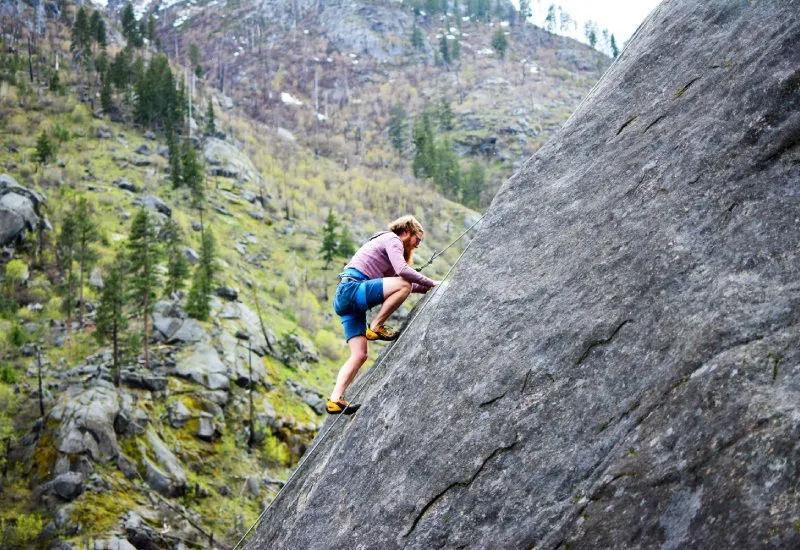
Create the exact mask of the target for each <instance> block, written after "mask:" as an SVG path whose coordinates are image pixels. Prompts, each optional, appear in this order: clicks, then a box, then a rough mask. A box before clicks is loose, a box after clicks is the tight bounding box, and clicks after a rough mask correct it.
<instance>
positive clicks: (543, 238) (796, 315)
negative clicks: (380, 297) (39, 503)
mask: <svg viewBox="0 0 800 550" xmlns="http://www.w3.org/2000/svg"><path fill="white" fill-rule="evenodd" d="M798 43H800V9H798V2H797V1H791V2H788V1H785V2H777V1H771V2H731V1H729V0H663V1H662V2H661V3H660V4H659V5H658V7H656V8H655V10H654V11H653V13H652V14H651V15H650V17H649V18H648V19H647V20H646V21H645V22H644V23H643V24H642V25H641V26H640V28H639V30H638V31H637V33H636V34H635V35H634V37H633V38H632V39H631V41H630V42H629V44H628V46H627V47H626V49H625V51H624V52H623V53H622V54H621V55H620V56H619V57H618V58H617V60H616V61H615V63H614V64H613V65H612V66H611V68H610V69H609V71H608V72H606V74H605V75H604V76H603V78H602V79H601V80H600V81H599V82H598V84H597V86H596V87H595V88H594V89H593V90H592V92H591V93H590V94H589V96H588V97H587V98H586V100H585V102H584V103H582V104H581V106H580V107H579V108H578V110H577V111H576V112H575V113H574V114H573V115H572V117H571V118H570V119H569V120H568V121H567V122H566V124H565V125H564V126H563V128H562V129H561V130H560V132H559V133H558V134H557V135H556V136H555V137H554V138H553V139H552V140H551V141H550V142H548V143H547V144H546V145H544V146H543V147H542V148H541V149H540V150H539V151H538V152H537V153H536V155H535V156H533V157H532V158H530V159H528V160H527V161H526V162H525V163H524V165H523V166H522V168H521V170H520V171H519V172H518V173H517V174H515V175H514V176H513V177H512V178H511V179H509V180H508V181H507V182H506V183H505V184H504V185H503V187H502V188H501V190H500V192H499V193H498V194H497V196H495V198H494V201H493V202H492V205H491V207H490V208H489V209H488V210H487V213H486V217H485V218H484V221H483V222H482V227H481V228H480V229H479V230H478V232H477V234H476V236H475V237H474V239H473V241H472V243H471V245H470V247H469V248H468V249H467V250H466V252H465V254H464V255H463V257H462V259H461V261H460V262H459V263H458V265H457V267H456V269H455V270H454V271H453V273H452V276H451V277H452V278H451V279H450V284H449V285H447V286H446V287H441V288H439V289H437V290H436V291H435V292H433V293H429V295H427V296H426V298H425V301H424V302H423V303H422V306H420V307H417V309H416V311H415V312H414V313H413V314H412V317H411V320H410V325H408V327H407V329H406V331H405V332H404V334H405V335H408V336H410V337H409V338H405V337H403V338H400V339H399V340H397V341H396V342H394V344H391V348H390V349H389V350H388V351H390V352H391V353H386V354H384V355H383V356H382V359H381V360H379V361H378V362H377V363H376V364H375V365H374V366H373V367H371V368H370V370H369V371H368V372H367V373H365V374H363V375H362V376H361V377H360V378H359V379H357V381H356V384H355V387H353V388H351V389H350V395H351V396H354V395H358V397H357V399H358V401H360V402H362V403H364V404H365V406H364V407H363V408H362V409H361V410H360V411H359V412H358V414H357V415H356V416H355V417H353V418H354V420H353V421H342V420H344V419H336V421H333V420H330V421H329V422H328V426H329V427H330V429H329V430H326V431H325V432H324V433H326V435H325V436H324V437H322V438H321V439H320V440H319V442H318V444H317V445H316V446H315V447H314V453H313V454H312V455H307V458H305V459H304V460H303V462H302V463H301V464H300V466H299V468H298V470H297V471H296V472H295V474H294V475H293V477H292V481H291V483H289V484H287V486H286V487H284V489H283V490H282V491H281V493H280V494H279V495H278V497H277V498H276V500H275V501H274V502H273V506H271V507H270V509H269V511H268V512H267V513H266V514H265V515H264V517H263V518H262V520H261V522H260V523H259V526H258V529H257V532H256V534H255V536H254V537H253V538H251V539H250V540H249V541H248V543H247V545H246V548H251V549H255V548H272V549H282V548H304V547H310V546H314V545H315V543H317V542H318V541H320V540H324V541H325V543H326V545H328V546H331V547H336V546H339V545H347V546H348V547H359V546H364V547H369V546H374V545H376V544H378V545H380V546H385V547H389V548H406V549H418V548H420V549H421V548H459V547H470V548H488V547H503V548H534V547H535V548H547V549H555V548H662V549H675V548H758V547H763V546H765V545H767V546H774V547H777V548H797V547H800V531H799V530H798V529H797V528H796V524H797V518H798V511H799V510H800V497H799V496H798V492H797V490H796V488H797V483H798V464H800V445H798V440H799V439H800V423H799V422H798V419H800V346H798V345H797V343H798V342H800V285H798V281H800V262H799V261H798V258H799V256H798V250H800V231H798V220H800V169H799V166H800V165H799V164H798V161H799V160H800V149H799V148H798V144H800V94H799V93H798V84H799V83H800V57H798V56H799V55H800V50H798V48H797V44H798ZM454 327H457V330H454ZM343 487H347V492H346V494H344V493H342V488H343ZM349 495H359V498H358V499H353V498H350V496H349Z"/></svg>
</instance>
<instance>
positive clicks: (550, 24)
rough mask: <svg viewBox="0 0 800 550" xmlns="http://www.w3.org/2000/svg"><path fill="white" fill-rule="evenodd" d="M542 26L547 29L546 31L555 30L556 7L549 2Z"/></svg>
mask: <svg viewBox="0 0 800 550" xmlns="http://www.w3.org/2000/svg"><path fill="white" fill-rule="evenodd" d="M544 28H545V29H547V31H548V32H555V31H556V7H555V5H554V4H550V7H549V8H547V16H546V17H545V18H544Z"/></svg>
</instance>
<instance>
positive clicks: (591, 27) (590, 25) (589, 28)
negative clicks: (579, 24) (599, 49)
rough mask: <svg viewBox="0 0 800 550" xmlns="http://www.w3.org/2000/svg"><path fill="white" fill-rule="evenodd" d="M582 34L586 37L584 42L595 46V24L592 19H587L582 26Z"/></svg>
mask: <svg viewBox="0 0 800 550" xmlns="http://www.w3.org/2000/svg"><path fill="white" fill-rule="evenodd" d="M583 35H584V36H585V37H586V42H587V43H588V44H589V46H591V47H592V48H594V47H595V46H597V25H595V24H594V22H592V21H587V22H586V24H585V25H584V26H583Z"/></svg>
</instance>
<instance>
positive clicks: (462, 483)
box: [403, 394, 519, 538]
mask: <svg viewBox="0 0 800 550" xmlns="http://www.w3.org/2000/svg"><path fill="white" fill-rule="evenodd" d="M504 395H505V394H504ZM517 443H519V434H517V439H516V440H515V441H514V442H513V443H511V444H510V445H505V446H503V447H498V448H497V449H495V450H494V451H492V452H491V454H490V455H489V456H488V457H486V459H485V460H484V461H483V463H482V464H481V466H480V468H478V470H477V471H476V472H475V473H474V474H472V477H470V478H469V479H468V480H467V481H456V482H453V483H451V484H450V485H448V486H447V487H446V488H445V489H444V490H443V491H441V492H439V493H438V494H437V495H436V496H434V497H433V498H432V499H431V500H430V501H429V502H428V503H427V504H426V505H425V506H423V508H422V510H420V512H419V514H417V517H416V518H414V521H413V522H412V524H411V527H410V528H409V529H408V531H406V534H405V535H403V537H405V538H408V536H409V535H411V533H413V532H414V529H416V528H417V524H418V523H419V521H420V520H421V519H422V516H424V515H425V514H426V513H427V511H428V510H430V508H431V507H432V506H433V505H434V504H436V503H437V502H438V501H439V500H441V499H442V498H443V497H444V496H445V495H446V494H447V493H448V492H449V491H450V490H451V489H455V488H456V487H469V486H470V485H471V484H472V482H473V481H475V479H477V477H478V476H479V475H480V473H481V472H482V471H483V469H484V468H485V467H486V465H487V464H488V463H489V461H490V460H492V459H493V458H494V457H496V456H497V455H499V454H500V453H506V452H508V451H510V450H511V449H513V448H514V447H515V446H516V444H517Z"/></svg>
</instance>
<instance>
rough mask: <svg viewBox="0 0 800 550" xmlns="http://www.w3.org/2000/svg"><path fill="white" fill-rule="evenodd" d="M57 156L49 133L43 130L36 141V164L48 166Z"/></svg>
mask: <svg viewBox="0 0 800 550" xmlns="http://www.w3.org/2000/svg"><path fill="white" fill-rule="evenodd" d="M53 156H55V146H54V145H53V143H52V142H51V141H50V140H49V139H48V137H47V132H45V131H44V130H42V133H41V134H39V137H38V139H37V140H36V162H37V163H39V164H47V162H48V161H49V160H51V159H52V158H53Z"/></svg>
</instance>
